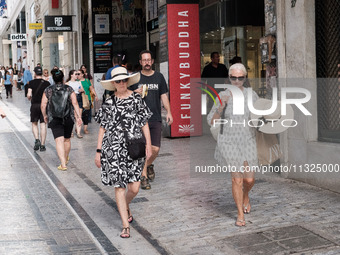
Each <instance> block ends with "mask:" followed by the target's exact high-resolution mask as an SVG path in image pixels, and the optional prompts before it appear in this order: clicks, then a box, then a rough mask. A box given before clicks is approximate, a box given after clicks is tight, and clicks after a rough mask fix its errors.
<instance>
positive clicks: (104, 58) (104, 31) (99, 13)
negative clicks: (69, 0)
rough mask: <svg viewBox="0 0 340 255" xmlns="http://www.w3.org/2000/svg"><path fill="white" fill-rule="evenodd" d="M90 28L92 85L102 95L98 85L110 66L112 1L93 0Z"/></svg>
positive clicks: (101, 89)
mask: <svg viewBox="0 0 340 255" xmlns="http://www.w3.org/2000/svg"><path fill="white" fill-rule="evenodd" d="M91 15H92V29H91V30H90V31H91V32H92V34H91V32H90V37H92V40H90V45H91V44H92V45H91V46H90V48H92V49H93V51H91V53H92V56H90V57H92V59H93V71H94V72H93V73H94V86H95V89H96V91H97V93H98V95H102V94H103V92H104V89H103V88H102V86H101V85H100V83H99V81H100V80H101V78H102V76H103V74H104V73H106V71H107V69H108V67H110V66H111V62H112V61H111V57H112V32H111V24H112V23H111V21H112V1H107V0H93V1H92V5H91Z"/></svg>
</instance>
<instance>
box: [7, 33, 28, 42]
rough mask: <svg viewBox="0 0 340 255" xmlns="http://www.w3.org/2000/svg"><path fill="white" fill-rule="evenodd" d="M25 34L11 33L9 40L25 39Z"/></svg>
mask: <svg viewBox="0 0 340 255" xmlns="http://www.w3.org/2000/svg"><path fill="white" fill-rule="evenodd" d="M26 40H27V34H11V41H26Z"/></svg>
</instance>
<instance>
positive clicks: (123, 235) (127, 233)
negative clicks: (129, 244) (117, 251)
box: [120, 227, 130, 238]
mask: <svg viewBox="0 0 340 255" xmlns="http://www.w3.org/2000/svg"><path fill="white" fill-rule="evenodd" d="M120 237H121V238H130V227H126V228H123V229H122V233H121V234H120Z"/></svg>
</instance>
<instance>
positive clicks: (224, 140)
mask: <svg viewBox="0 0 340 255" xmlns="http://www.w3.org/2000/svg"><path fill="white" fill-rule="evenodd" d="M229 80H230V82H231V85H233V86H236V87H237V88H239V89H240V90H241V91H242V93H243V95H244V97H245V100H244V109H245V110H244V112H245V113H244V115H234V114H233V100H235V99H234V98H233V95H232V94H231V92H230V91H229V90H226V91H222V92H220V93H219V95H220V97H221V99H222V103H223V104H222V105H221V104H218V105H214V106H213V107H212V109H211V111H210V113H209V115H208V117H207V120H208V123H209V124H210V125H213V124H214V120H216V119H219V118H222V119H227V120H228V123H231V122H232V123H243V122H245V123H248V120H250V111H249V109H248V90H251V94H252V101H253V102H255V101H256V100H257V99H258V96H257V94H256V93H255V92H254V91H253V90H252V89H251V88H246V87H244V85H245V82H246V80H247V70H246V68H245V66H244V65H243V64H241V63H237V64H234V65H232V66H231V67H230V68H229ZM224 107H226V109H225V113H224V116H221V115H222V113H223V108H224ZM215 159H216V160H217V161H218V162H219V164H221V165H224V166H230V167H233V169H236V172H233V173H232V174H231V177H232V194H233V198H234V200H235V203H236V207H237V211H238V214H237V219H236V222H235V225H236V226H238V227H242V226H245V225H246V222H245V217H244V214H248V213H250V210H251V205H250V200H249V192H250V190H251V189H252V187H253V186H254V183H255V178H254V172H251V171H250V168H249V167H254V166H257V165H258V158H257V149H256V138H255V128H253V127H250V126H248V125H245V126H240V125H237V124H235V125H230V124H225V125H224V126H223V134H218V139H217V145H216V149H215Z"/></svg>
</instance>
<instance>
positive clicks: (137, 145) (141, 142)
mask: <svg viewBox="0 0 340 255" xmlns="http://www.w3.org/2000/svg"><path fill="white" fill-rule="evenodd" d="M124 136H125V140H126V144H127V150H128V153H129V155H130V157H131V158H132V159H134V160H136V159H139V158H144V157H145V155H146V154H145V146H146V143H145V139H144V137H141V138H138V139H133V140H129V138H128V136H127V131H124Z"/></svg>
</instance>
